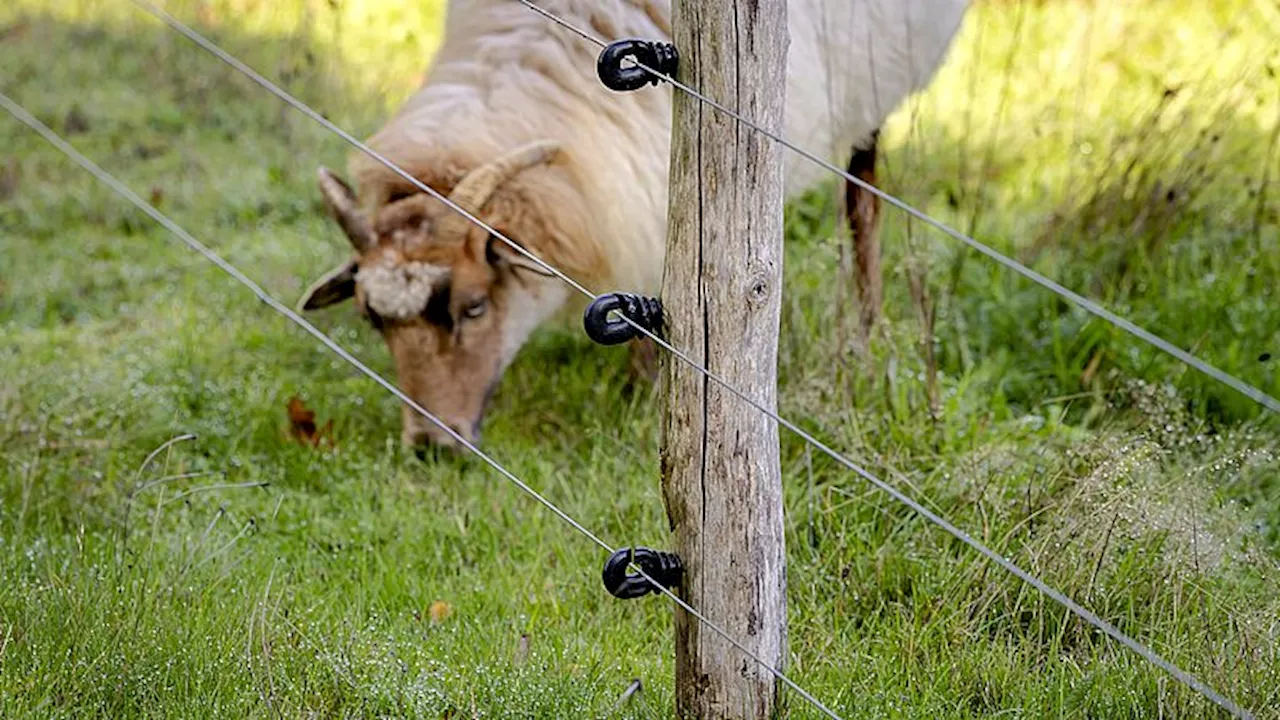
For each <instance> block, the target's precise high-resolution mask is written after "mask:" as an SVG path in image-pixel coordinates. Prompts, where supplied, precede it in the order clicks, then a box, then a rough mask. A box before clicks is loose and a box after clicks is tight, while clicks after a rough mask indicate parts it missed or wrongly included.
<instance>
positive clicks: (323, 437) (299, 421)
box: [288, 395, 334, 447]
mask: <svg viewBox="0 0 1280 720" xmlns="http://www.w3.org/2000/svg"><path fill="white" fill-rule="evenodd" d="M288 411H289V436H290V437H292V438H293V439H294V440H296V441H297V442H299V443H302V444H303V445H310V446H311V447H320V443H322V442H324V443H327V444H328V445H329V446H330V447H332V446H333V444H334V442H333V420H330V421H328V422H326V423H325V424H324V426H322V427H316V414H315V412H314V411H312V410H309V409H308V408H307V406H306V405H305V404H304V403H303V402H302V398H299V397H298V396H297V395H294V396H293V397H291V398H289V407H288Z"/></svg>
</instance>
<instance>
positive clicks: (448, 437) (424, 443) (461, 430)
mask: <svg viewBox="0 0 1280 720" xmlns="http://www.w3.org/2000/svg"><path fill="white" fill-rule="evenodd" d="M449 428H450V429H451V430H453V433H457V435H458V436H461V437H462V439H463V440H466V441H467V442H468V443H471V444H473V445H474V444H476V443H479V442H480V429H479V427H477V424H476V423H473V422H450V423H449ZM453 433H450V432H446V431H445V430H444V429H443V428H441V427H440V426H438V425H436V424H434V423H429V424H427V425H421V426H415V427H409V428H405V430H404V432H403V433H402V434H401V436H400V440H401V442H402V443H404V445H405V446H406V447H408V448H411V449H413V451H414V452H416V453H417V454H418V456H419V457H424V458H425V457H430V456H431V455H434V454H437V453H438V451H439V450H452V451H461V450H462V449H463V444H462V443H461V442H460V441H459V440H458V437H456V436H455V435H454V434H453Z"/></svg>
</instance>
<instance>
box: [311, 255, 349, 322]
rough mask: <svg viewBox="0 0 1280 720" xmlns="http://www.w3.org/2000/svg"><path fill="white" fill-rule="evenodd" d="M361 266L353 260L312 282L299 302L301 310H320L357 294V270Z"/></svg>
mask: <svg viewBox="0 0 1280 720" xmlns="http://www.w3.org/2000/svg"><path fill="white" fill-rule="evenodd" d="M358 268H359V266H358V265H356V261H355V260H352V261H351V262H348V263H346V264H344V265H339V266H338V267H336V268H334V269H332V270H330V271H329V272H327V273H325V274H324V275H322V276H321V277H320V279H319V280H316V281H315V282H314V283H312V285H311V287H309V288H307V291H306V292H305V293H304V294H303V295H302V300H301V301H299V303H298V309H299V310H319V309H320V308H323V307H329V306H330V305H333V304H335V303H340V302H342V301H343V300H349V299H351V298H352V297H353V296H355V294H356V270H357V269H358Z"/></svg>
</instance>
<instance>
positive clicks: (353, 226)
mask: <svg viewBox="0 0 1280 720" xmlns="http://www.w3.org/2000/svg"><path fill="white" fill-rule="evenodd" d="M316 180H317V181H318V182H319V183H320V194H321V195H323V196H324V204H325V207H327V208H329V214H330V215H332V216H333V219H334V220H337V221H338V224H339V225H341V226H342V230H343V231H344V232H345V233H346V234H347V239H348V240H350V241H351V247H353V248H355V250H356V252H358V253H363V252H365V251H366V250H368V249H369V248H371V247H373V246H375V245H377V244H378V238H377V237H376V236H375V235H374V234H373V231H372V230H371V229H370V228H369V221H368V220H366V219H365V216H364V214H363V213H361V212H360V209H359V207H357V205H356V194H355V193H354V192H352V190H351V186H350V185H347V184H346V183H345V182H343V181H342V178H340V177H338V176H337V175H335V174H334V173H333V171H331V170H329V168H326V167H321V168H320V169H319V170H317V171H316Z"/></svg>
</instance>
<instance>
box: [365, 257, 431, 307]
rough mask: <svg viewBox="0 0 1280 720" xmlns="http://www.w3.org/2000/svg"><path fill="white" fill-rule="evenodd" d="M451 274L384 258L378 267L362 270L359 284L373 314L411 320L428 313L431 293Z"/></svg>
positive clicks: (422, 264) (426, 265) (366, 267)
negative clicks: (397, 262) (425, 312)
mask: <svg viewBox="0 0 1280 720" xmlns="http://www.w3.org/2000/svg"><path fill="white" fill-rule="evenodd" d="M448 274H449V269H448V268H443V267H440V266H439V265H429V264H427V263H423V262H408V263H400V264H396V263H395V262H394V261H393V260H392V259H391V258H388V257H385V256H384V257H383V258H382V259H381V260H380V261H379V262H378V263H376V264H373V265H368V266H364V267H361V268H360V272H359V273H357V274H356V282H357V283H359V284H360V288H361V289H362V290H364V295H365V303H367V304H368V306H369V307H370V308H372V309H373V311H374V312H376V313H377V314H379V315H381V316H382V317H384V318H388V319H392V320H408V319H410V318H414V317H417V316H419V315H421V314H422V313H423V312H424V311H426V309H427V303H428V302H429V301H430V300H431V293H432V291H433V290H434V289H435V288H436V287H437V286H439V284H440V283H441V281H443V280H444V278H445V277H446V276H447V275H448Z"/></svg>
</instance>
